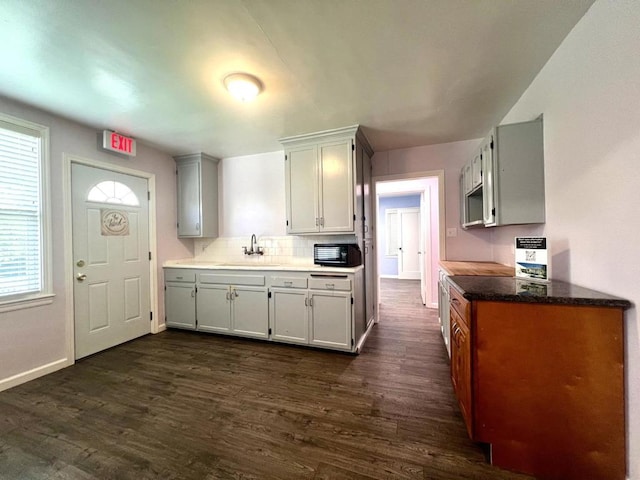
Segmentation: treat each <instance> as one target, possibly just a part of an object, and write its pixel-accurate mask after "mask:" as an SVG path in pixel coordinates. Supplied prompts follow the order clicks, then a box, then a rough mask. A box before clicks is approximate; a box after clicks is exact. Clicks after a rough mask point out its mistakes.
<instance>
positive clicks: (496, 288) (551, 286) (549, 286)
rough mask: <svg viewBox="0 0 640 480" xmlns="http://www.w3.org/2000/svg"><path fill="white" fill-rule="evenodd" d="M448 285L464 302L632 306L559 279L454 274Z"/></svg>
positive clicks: (625, 301)
mask: <svg viewBox="0 0 640 480" xmlns="http://www.w3.org/2000/svg"><path fill="white" fill-rule="evenodd" d="M449 282H450V283H451V284H452V285H453V287H454V288H456V289H457V290H459V291H460V293H462V295H463V296H464V298H466V299H467V300H488V301H496V302H523V303H554V304H561V305H592V306H601V307H618V308H629V307H630V306H631V302H629V301H628V300H625V299H623V298H619V297H614V296H613V295H607V294H606V293H602V292H598V291H596V290H590V289H588V288H584V287H579V286H577V285H573V284H571V283H566V282H561V281H558V280H552V281H550V282H549V283H540V282H532V281H530V280H523V279H520V278H518V279H516V278H514V277H486V276H463V275H455V276H452V277H449Z"/></svg>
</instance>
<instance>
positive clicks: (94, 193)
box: [87, 180, 140, 207]
mask: <svg viewBox="0 0 640 480" xmlns="http://www.w3.org/2000/svg"><path fill="white" fill-rule="evenodd" d="M87 200H88V201H90V202H100V203H113V204H116V205H129V206H132V207H139V206H140V202H139V201H138V197H137V196H136V194H135V193H133V192H132V191H131V189H130V188H129V187H127V186H126V185H125V184H124V183H120V182H114V181H113V180H107V181H105V182H100V183H98V184H97V185H95V186H94V187H93V188H91V190H89V195H87Z"/></svg>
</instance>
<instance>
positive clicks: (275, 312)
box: [271, 287, 309, 345]
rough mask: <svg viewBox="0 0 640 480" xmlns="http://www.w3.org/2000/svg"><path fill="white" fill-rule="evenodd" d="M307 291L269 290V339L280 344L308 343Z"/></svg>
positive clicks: (291, 289)
mask: <svg viewBox="0 0 640 480" xmlns="http://www.w3.org/2000/svg"><path fill="white" fill-rule="evenodd" d="M308 304H309V298H308V293H307V290H306V289H305V290H298V289H293V288H277V287H275V288H272V289H271V325H272V326H271V338H272V339H273V340H278V341H281V342H288V343H299V344H303V345H306V344H308V343H309V307H308Z"/></svg>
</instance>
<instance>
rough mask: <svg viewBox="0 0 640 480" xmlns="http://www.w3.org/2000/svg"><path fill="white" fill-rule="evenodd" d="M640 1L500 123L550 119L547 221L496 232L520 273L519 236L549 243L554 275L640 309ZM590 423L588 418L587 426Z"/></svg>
mask: <svg viewBox="0 0 640 480" xmlns="http://www.w3.org/2000/svg"><path fill="white" fill-rule="evenodd" d="M638 52H640V2H638V1H637V0H616V1H611V0H599V1H597V2H596V3H595V4H594V5H593V6H592V7H591V9H590V10H589V11H588V12H587V13H586V15H585V16H584V17H583V19H582V20H581V21H580V22H579V23H578V24H577V25H576V27H575V28H574V29H573V31H572V32H571V33H570V34H569V35H568V36H567V38H566V39H565V41H564V42H563V43H562V45H561V46H560V47H559V48H558V50H557V51H556V52H555V54H554V55H553V56H552V57H551V59H550V60H549V62H548V63H547V64H546V65H545V67H544V68H543V69H542V70H541V71H540V73H539V74H538V76H537V78H536V79H535V80H534V81H533V82H532V84H531V85H530V86H529V88H528V89H527V90H526V92H525V93H524V95H522V97H521V98H520V100H519V101H518V102H517V103H516V105H515V106H514V107H513V108H512V110H511V111H510V112H509V114H508V115H507V116H506V117H505V118H504V120H503V121H502V123H513V122H518V121H524V120H530V119H533V118H535V117H536V116H537V115H539V114H540V113H543V114H544V142H545V183H546V205H547V222H546V224H545V225H544V226H542V227H535V228H500V229H495V230H494V232H493V242H494V244H495V254H494V259H495V260H496V261H499V262H502V263H509V264H511V265H513V256H512V254H511V248H510V247H511V244H512V243H513V237H514V236H515V235H521V234H541V235H546V236H547V238H548V241H549V245H550V249H551V255H552V258H551V274H552V277H553V278H555V279H561V280H567V281H571V282H572V283H575V284H578V285H583V286H586V287H589V288H593V289H596V290H600V291H604V292H607V293H610V294H614V295H617V296H621V297H624V298H627V299H629V300H631V301H632V302H633V303H634V305H637V304H638V303H640V288H639V287H640V277H639V276H638V275H639V273H640V248H639V247H638V239H639V238H640V222H638V218H639V216H638V208H640V168H639V167H640V54H639V53H638ZM625 326H626V345H625V348H626V365H625V367H626V380H627V436H628V458H629V472H628V474H629V476H630V478H632V479H640V331H639V329H638V315H637V310H636V309H635V308H634V309H631V310H629V311H628V312H627V313H626V315H625ZM585 420H587V421H588V419H585Z"/></svg>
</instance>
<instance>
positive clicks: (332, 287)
mask: <svg viewBox="0 0 640 480" xmlns="http://www.w3.org/2000/svg"><path fill="white" fill-rule="evenodd" d="M325 285H326V286H327V288H328V289H329V290H333V289H335V288H336V285H335V283H325Z"/></svg>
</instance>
